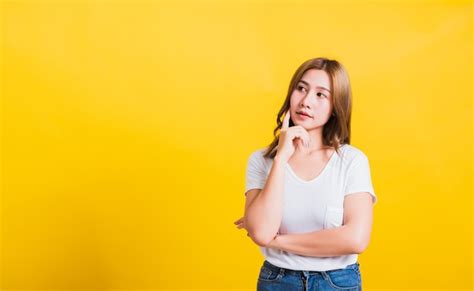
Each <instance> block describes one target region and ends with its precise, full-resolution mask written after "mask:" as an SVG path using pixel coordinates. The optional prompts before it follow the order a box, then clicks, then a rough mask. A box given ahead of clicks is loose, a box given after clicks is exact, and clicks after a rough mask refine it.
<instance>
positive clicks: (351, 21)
mask: <svg viewBox="0 0 474 291" xmlns="http://www.w3.org/2000/svg"><path fill="white" fill-rule="evenodd" d="M1 13H2V14H1V17H2V18H1V25H2V59H1V61H2V63H1V68H2V78H1V82H2V84H1V86H2V87H1V89H2V91H1V92H2V96H1V97H2V98H1V102H2V107H1V108H2V111H1V118H2V127H1V128H2V143H1V145H2V156H1V166H2V167H1V170H2V175H1V178H2V188H1V199H2V200H1V203H2V207H1V211H2V213H1V222H2V240H1V243H2V245H1V249H2V252H1V256H2V257H1V263H2V264H1V268H2V269H1V272H0V273H1V275H2V278H1V279H2V282H1V288H0V289H2V290H10V289H20V288H25V289H32V290H40V289H44V290H48V289H64V290H69V289H73V288H75V289H83V290H89V289H181V288H182V289H206V288H208V289H212V288H220V289H232V288H235V289H248V290H255V286H256V281H257V276H258V271H259V268H260V266H261V264H262V262H263V257H262V255H261V254H260V251H259V249H258V247H257V246H256V245H255V244H253V242H252V241H251V240H250V239H249V238H248V237H247V236H246V235H245V232H244V231H243V230H237V229H236V227H235V226H234V224H233V221H234V220H236V219H237V218H239V217H240V216H241V215H242V213H243V207H244V193H243V191H244V178H245V176H244V174H245V165H246V162H247V158H248V156H249V154H250V153H251V152H252V151H254V150H255V149H257V148H259V147H262V146H265V145H267V144H268V143H269V142H270V141H271V139H272V131H273V128H274V127H275V125H276V122H275V119H276V113H277V111H278V110H279V108H280V106H281V105H282V104H283V101H284V97H285V96H286V91H287V87H288V84H289V81H290V78H291V76H292V74H293V73H294V71H295V70H296V68H297V67H298V66H299V65H300V64H301V63H302V62H303V61H305V60H307V59H309V58H313V57H318V56H325V57H329V58H334V59H337V60H339V61H341V62H342V63H343V64H344V65H345V67H346V68H347V70H348V72H349V74H350V77H351V82H352V89H353V94H354V99H353V101H354V106H353V117H352V144H353V145H355V146H357V147H359V148H360V149H362V150H363V151H364V152H365V153H366V154H367V156H368V157H369V160H370V163H371V170H372V179H373V184H374V188H375V191H376V193H377V195H378V198H379V202H378V204H377V205H376V206H375V210H374V211H375V216H374V225H373V232H372V237H371V242H370V246H369V248H368V249H367V250H366V252H364V253H363V254H361V255H360V256H359V262H360V263H361V272H362V282H363V287H364V290H375V289H394V290H396V289H405V288H410V289H457V288H459V289H466V290H472V288H473V287H474V286H473V282H472V277H473V267H472V253H473V248H472V245H473V242H472V226H473V223H472V222H473V220H472V209H473V204H472V154H473V144H472V129H473V127H472V126H473V122H472V113H473V112H472V90H473V86H472V83H473V76H472V57H473V46H472V44H473V22H472V15H473V2H472V1H403V2H396V1H383V2H382V1H381V2H375V1H372V2H368V1H361V2H356V1H336V2H329V1H325V2H317V1H304V2H303V1H298V2H297V1H289V0H288V1H276V2H271V1H222V2H221V1H214V2H211V1H207V2H205V1H166V2H165V1H141V2H139V1H136V2H134V1H128V2H125V1H74V2H72V1H71V2H68V1H63V2H61V1H3V2H2V5H1Z"/></svg>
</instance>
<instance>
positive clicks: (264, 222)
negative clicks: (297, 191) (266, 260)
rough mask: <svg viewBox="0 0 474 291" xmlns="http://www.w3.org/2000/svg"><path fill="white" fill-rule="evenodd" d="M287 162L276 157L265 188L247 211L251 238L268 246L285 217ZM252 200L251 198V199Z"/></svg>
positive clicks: (247, 223) (246, 221) (261, 244)
mask: <svg viewBox="0 0 474 291" xmlns="http://www.w3.org/2000/svg"><path fill="white" fill-rule="evenodd" d="M285 164H286V161H283V162H282V161H280V159H279V157H275V158H274V161H273V165H272V168H271V170H270V173H269V175H268V179H267V182H266V184H265V186H264V188H263V189H262V190H261V191H260V192H259V193H257V194H258V195H257V196H256V197H255V198H254V199H253V201H250V202H249V203H248V204H249V205H248V206H247V207H246V209H245V214H244V223H245V225H246V228H247V231H248V233H249V236H250V238H251V239H252V240H253V241H254V242H255V243H256V244H258V245H260V246H265V245H267V244H268V243H269V242H270V241H271V240H272V239H273V238H274V237H275V236H276V234H277V232H278V229H279V228H280V224H281V220H282V215H283V191H284V181H285V179H284V175H285ZM249 199H250V198H249Z"/></svg>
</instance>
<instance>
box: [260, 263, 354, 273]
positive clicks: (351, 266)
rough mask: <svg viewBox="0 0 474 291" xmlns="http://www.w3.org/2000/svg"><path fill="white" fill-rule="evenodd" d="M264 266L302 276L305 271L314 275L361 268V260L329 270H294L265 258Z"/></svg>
mask: <svg viewBox="0 0 474 291" xmlns="http://www.w3.org/2000/svg"><path fill="white" fill-rule="evenodd" d="M263 264H264V266H265V267H267V268H269V269H271V270H273V271H275V272H282V273H284V274H290V275H296V276H300V275H302V274H303V273H304V274H308V275H312V274H321V273H330V272H332V271H338V270H344V269H349V268H351V269H359V266H360V264H359V262H355V263H354V264H350V265H347V266H346V267H345V268H341V269H332V270H327V271H303V270H292V269H286V268H282V267H278V266H275V265H273V264H271V263H270V262H269V261H267V260H265V261H264V262H263Z"/></svg>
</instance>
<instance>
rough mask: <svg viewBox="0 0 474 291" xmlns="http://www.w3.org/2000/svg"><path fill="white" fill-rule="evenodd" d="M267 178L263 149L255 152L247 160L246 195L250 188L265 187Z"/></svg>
mask: <svg viewBox="0 0 474 291" xmlns="http://www.w3.org/2000/svg"><path fill="white" fill-rule="evenodd" d="M266 180H267V175H266V170H265V159H264V157H263V153H262V152H261V150H257V151H255V152H253V153H252V154H251V155H250V157H249V158H248V161H247V169H246V173H245V195H247V191H249V190H250V189H263V187H264V186H265V182H266Z"/></svg>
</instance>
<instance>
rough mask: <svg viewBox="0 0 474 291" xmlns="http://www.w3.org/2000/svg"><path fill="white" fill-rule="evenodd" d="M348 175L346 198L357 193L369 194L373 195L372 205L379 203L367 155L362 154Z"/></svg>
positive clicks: (350, 168) (356, 159)
mask: <svg viewBox="0 0 474 291" xmlns="http://www.w3.org/2000/svg"><path fill="white" fill-rule="evenodd" d="M347 175H348V176H347V181H346V186H345V189H344V196H347V195H349V194H352V193H357V192H369V193H370V195H372V203H373V204H375V203H377V196H376V195H375V192H374V187H373V185H372V179H371V175H370V164H369V160H368V158H367V156H366V155H365V154H363V153H361V154H359V155H358V156H357V157H356V158H355V159H354V161H353V162H352V163H351V165H350V167H349V170H348V174H347Z"/></svg>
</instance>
